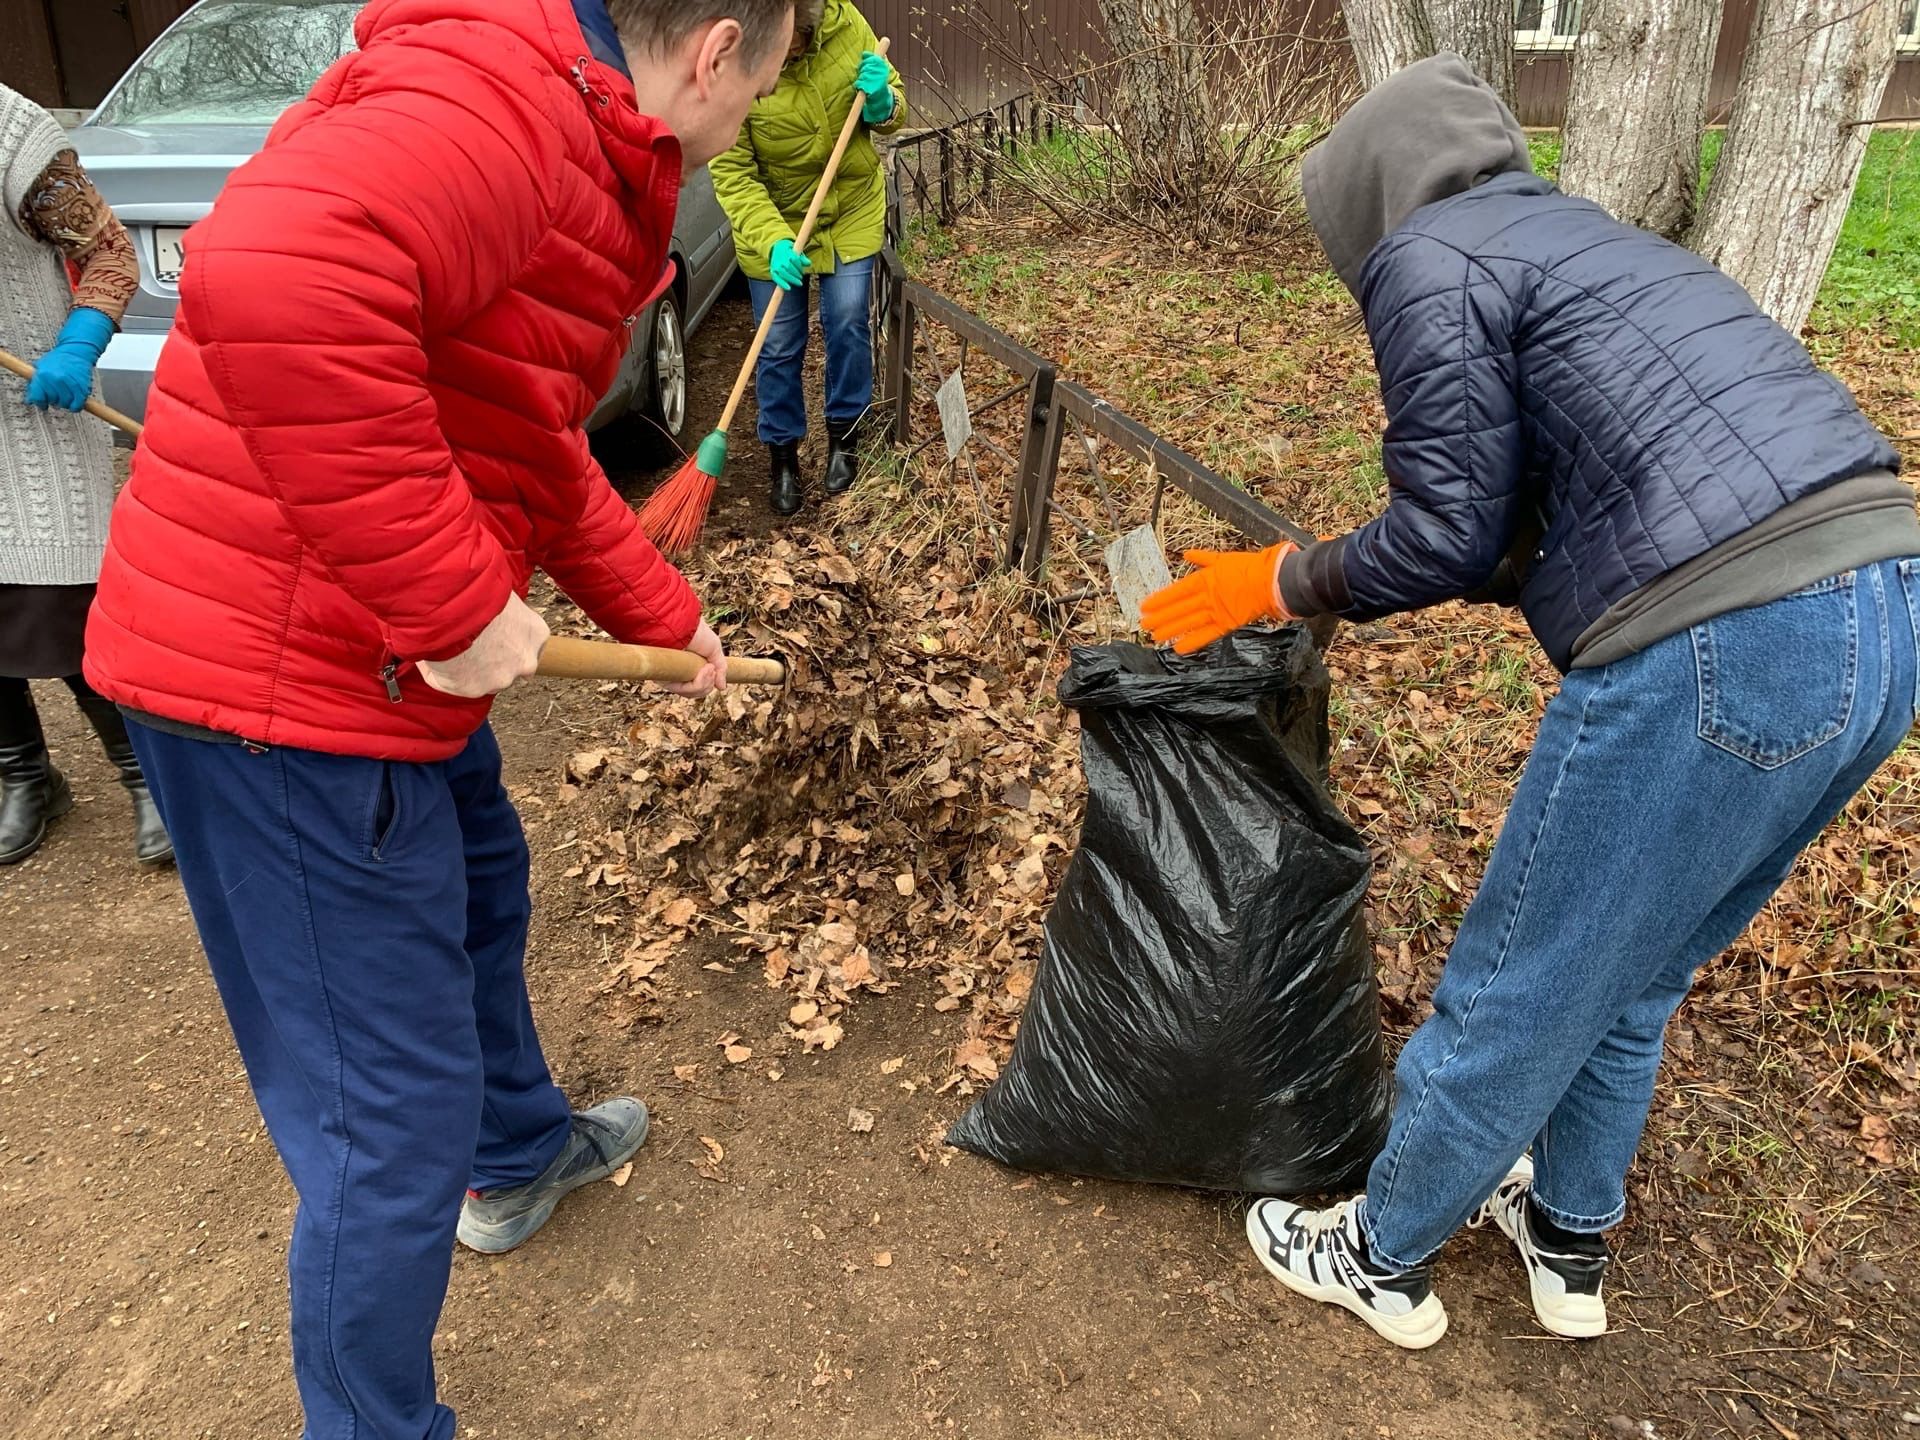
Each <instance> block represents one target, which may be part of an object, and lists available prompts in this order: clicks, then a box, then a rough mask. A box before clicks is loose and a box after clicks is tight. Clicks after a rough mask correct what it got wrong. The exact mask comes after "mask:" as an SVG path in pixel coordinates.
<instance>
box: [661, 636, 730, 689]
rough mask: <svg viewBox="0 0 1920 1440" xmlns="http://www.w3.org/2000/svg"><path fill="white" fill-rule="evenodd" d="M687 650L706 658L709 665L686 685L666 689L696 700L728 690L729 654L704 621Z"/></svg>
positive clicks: (688, 643)
mask: <svg viewBox="0 0 1920 1440" xmlns="http://www.w3.org/2000/svg"><path fill="white" fill-rule="evenodd" d="M687 649H689V650H691V651H692V652H693V653H694V654H696V655H699V656H701V657H702V658H704V659H705V660H706V662H707V663H706V664H705V665H704V666H702V667H701V670H700V673H699V674H698V675H696V676H694V677H693V679H691V680H689V681H688V682H687V683H686V684H684V685H669V686H667V687H666V688H667V689H668V690H669V691H671V692H672V693H673V694H675V695H685V696H688V697H690V698H695V699H697V698H698V697H700V696H702V695H711V694H713V693H714V692H715V691H718V690H724V689H726V688H727V652H726V650H725V648H724V647H723V646H722V645H721V644H720V637H719V636H718V635H716V634H714V633H713V627H712V626H711V625H709V624H707V622H706V621H704V620H702V621H701V622H700V628H699V629H698V630H696V631H694V632H693V639H691V640H689V641H688V642H687Z"/></svg>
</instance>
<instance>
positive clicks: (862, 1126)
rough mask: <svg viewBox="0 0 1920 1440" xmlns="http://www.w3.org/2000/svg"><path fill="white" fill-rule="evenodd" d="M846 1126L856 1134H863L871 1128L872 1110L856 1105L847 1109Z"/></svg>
mask: <svg viewBox="0 0 1920 1440" xmlns="http://www.w3.org/2000/svg"><path fill="white" fill-rule="evenodd" d="M847 1128H848V1129H849V1130H851V1131H852V1132H853V1133H854V1134H856V1135H865V1134H867V1133H869V1132H870V1131H871V1130H872V1129H873V1112H872V1111H871V1110H861V1109H859V1108H858V1107H854V1108H850V1109H849V1110H848V1111H847Z"/></svg>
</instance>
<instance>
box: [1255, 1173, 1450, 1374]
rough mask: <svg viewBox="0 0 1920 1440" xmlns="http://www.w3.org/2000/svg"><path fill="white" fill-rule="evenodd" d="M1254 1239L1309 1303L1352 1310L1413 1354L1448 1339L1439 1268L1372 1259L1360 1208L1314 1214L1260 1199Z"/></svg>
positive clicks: (1274, 1269)
mask: <svg viewBox="0 0 1920 1440" xmlns="http://www.w3.org/2000/svg"><path fill="white" fill-rule="evenodd" d="M1247 1240H1248V1242H1249V1243H1250V1244H1251V1245H1252V1246H1253V1253H1254V1254H1255V1255H1257V1256H1259V1257H1260V1263H1261V1264H1262V1265H1264V1266H1266V1267H1267V1271H1268V1273H1269V1274H1271V1275H1272V1276H1273V1277H1274V1278H1275V1279H1276V1280H1278V1281H1279V1282H1280V1283H1281V1284H1282V1285H1285V1286H1286V1287H1287V1288H1288V1289H1289V1290H1292V1291H1294V1292H1296V1293H1297V1294H1301V1295H1304V1296H1306V1297H1307V1298H1308V1299H1309V1300H1320V1301H1324V1302H1325V1303H1327V1304H1329V1305H1338V1306H1340V1307H1341V1308H1343V1309H1346V1310H1351V1311H1352V1312H1353V1313H1354V1314H1356V1315H1358V1316H1359V1317H1360V1318H1361V1319H1362V1320H1364V1321H1366V1322H1367V1324H1369V1325H1371V1326H1372V1327H1373V1329H1374V1331H1375V1333H1377V1334H1379V1335H1381V1336H1383V1337H1385V1338H1386V1339H1388V1340H1391V1341H1392V1342H1393V1343H1394V1344H1396V1345H1398V1346H1400V1347H1401V1348H1403V1349H1406V1350H1424V1349H1426V1348H1427V1347H1428V1346H1429V1345H1431V1344H1433V1343H1434V1342H1435V1341H1436V1340H1438V1339H1439V1338H1440V1337H1441V1336H1442V1335H1444V1334H1446V1333H1447V1311H1446V1307H1445V1306H1444V1305H1442V1304H1441V1303H1440V1297H1439V1296H1438V1295H1435V1294H1434V1293H1433V1267H1432V1266H1430V1265H1421V1266H1417V1267H1416V1268H1414V1269H1412V1270H1405V1271H1393V1270H1387V1269H1383V1268H1382V1267H1380V1266H1379V1265H1376V1264H1375V1263H1374V1262H1373V1260H1372V1259H1371V1258H1370V1257H1369V1256H1368V1254H1367V1238H1366V1235H1365V1233H1364V1232H1363V1231H1362V1230H1361V1228H1360V1202H1359V1201H1358V1200H1357V1199H1356V1200H1349V1201H1347V1202H1346V1203H1345V1204H1342V1205H1336V1206H1334V1207H1333V1208H1332V1209H1331V1210H1308V1209H1306V1208H1304V1207H1303V1206H1299V1205H1294V1204H1291V1203H1289V1202H1288V1201H1285V1200H1256V1201H1255V1202H1254V1203H1253V1206H1252V1208H1251V1209H1249V1210H1248V1211H1247Z"/></svg>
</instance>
